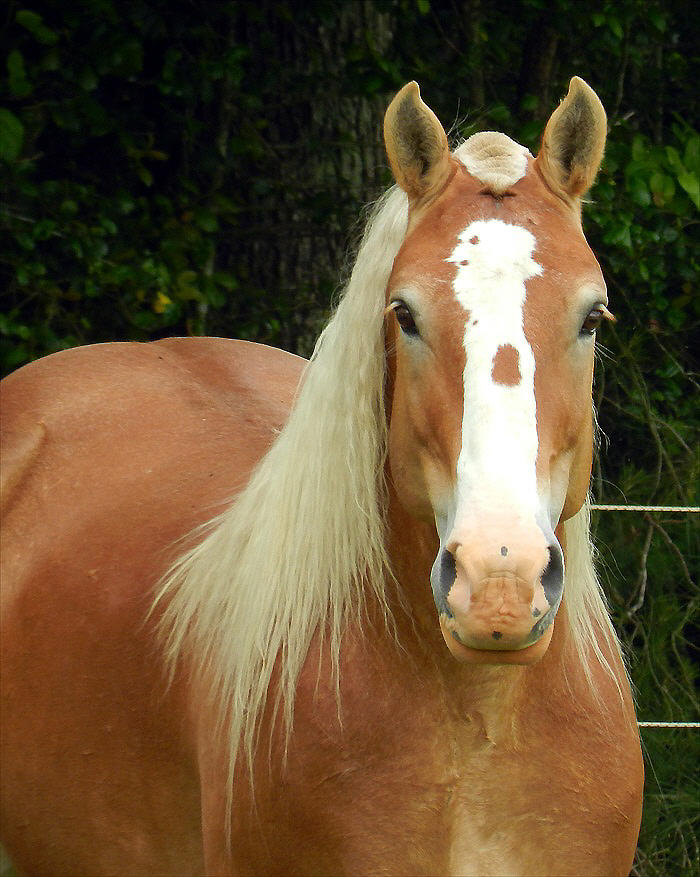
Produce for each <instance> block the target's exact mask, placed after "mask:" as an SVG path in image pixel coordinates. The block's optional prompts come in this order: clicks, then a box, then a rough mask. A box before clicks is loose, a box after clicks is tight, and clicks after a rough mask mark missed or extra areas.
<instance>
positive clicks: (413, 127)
mask: <svg viewBox="0 0 700 877" xmlns="http://www.w3.org/2000/svg"><path fill="white" fill-rule="evenodd" d="M384 142H385V144H386V151H387V156H388V158H389V163H390V165H391V170H392V172H393V174H394V179H395V180H396V182H397V183H398V184H399V186H401V188H402V189H403V190H404V191H405V192H406V193H407V194H408V196H409V198H410V199H411V200H412V201H417V200H419V199H421V198H423V197H425V195H426V194H428V193H429V192H432V191H434V190H435V189H437V188H438V187H439V186H440V184H441V183H442V182H443V181H444V179H446V178H447V175H448V173H449V154H450V153H449V148H448V145H447V135H446V134H445V131H444V129H443V127H442V125H441V124H440V122H439V121H438V118H437V116H436V115H435V113H434V112H433V111H432V110H431V109H430V107H428V106H426V104H424V103H423V101H422V100H421V96H420V89H419V88H418V83H416V82H409V83H408V85H404V87H403V88H402V89H401V91H400V92H399V93H398V94H397V95H396V97H395V98H394V99H393V101H392V102H391V104H390V105H389V108H388V109H387V111H386V115H385V117H384Z"/></svg>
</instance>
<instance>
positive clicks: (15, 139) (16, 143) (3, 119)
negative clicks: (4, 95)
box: [0, 107, 24, 161]
mask: <svg viewBox="0 0 700 877" xmlns="http://www.w3.org/2000/svg"><path fill="white" fill-rule="evenodd" d="M23 143H24V125H23V124H22V123H21V122H20V120H19V119H18V118H17V116H15V114H14V113H11V112H10V111H9V110H6V109H4V108H3V107H0V158H3V159H5V161H16V160H17V158H18V157H19V154H20V152H21V151H22V145H23Z"/></svg>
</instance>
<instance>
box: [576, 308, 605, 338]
mask: <svg viewBox="0 0 700 877" xmlns="http://www.w3.org/2000/svg"><path fill="white" fill-rule="evenodd" d="M604 318H605V311H604V310H603V309H602V308H599V307H596V308H593V310H592V311H590V312H589V314H588V316H587V317H586V319H585V320H584V321H583V325H582V326H581V334H582V335H592V334H593V333H594V332H595V330H596V329H597V328H599V326H600V324H601V323H602V322H603V319H604Z"/></svg>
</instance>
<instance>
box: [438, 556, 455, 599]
mask: <svg viewBox="0 0 700 877" xmlns="http://www.w3.org/2000/svg"><path fill="white" fill-rule="evenodd" d="M456 578H457V564H456V562H455V558H454V554H452V552H451V551H448V550H447V549H446V548H443V549H442V551H441V552H440V584H441V585H442V587H443V588H444V589H445V593H447V592H448V591H449V590H450V588H451V587H452V585H453V584H454V581H455V579H456Z"/></svg>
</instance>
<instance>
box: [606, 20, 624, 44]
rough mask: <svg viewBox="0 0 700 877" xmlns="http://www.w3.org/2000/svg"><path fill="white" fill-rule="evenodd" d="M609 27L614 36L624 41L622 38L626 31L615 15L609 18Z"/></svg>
mask: <svg viewBox="0 0 700 877" xmlns="http://www.w3.org/2000/svg"><path fill="white" fill-rule="evenodd" d="M608 27H609V28H610V30H611V31H612V32H613V34H614V35H615V36H616V37H617V38H618V40H621V39H622V37H623V36H624V31H623V30H622V25H621V24H620V22H619V21H618V19H617V18H615V16H614V15H610V16H609V17H608Z"/></svg>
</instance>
